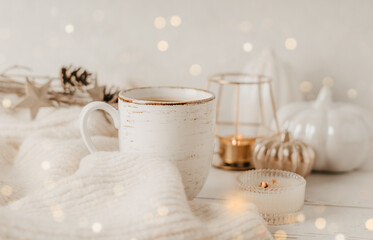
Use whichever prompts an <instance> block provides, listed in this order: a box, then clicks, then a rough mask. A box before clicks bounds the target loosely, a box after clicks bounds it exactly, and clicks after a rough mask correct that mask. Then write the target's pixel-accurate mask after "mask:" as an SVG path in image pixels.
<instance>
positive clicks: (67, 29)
mask: <svg viewBox="0 0 373 240" xmlns="http://www.w3.org/2000/svg"><path fill="white" fill-rule="evenodd" d="M65 32H66V33H73V32H74V25H72V24H67V25H66V26H65Z"/></svg>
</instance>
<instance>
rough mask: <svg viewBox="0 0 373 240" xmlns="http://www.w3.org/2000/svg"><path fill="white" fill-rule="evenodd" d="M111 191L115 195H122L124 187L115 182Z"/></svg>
mask: <svg viewBox="0 0 373 240" xmlns="http://www.w3.org/2000/svg"><path fill="white" fill-rule="evenodd" d="M113 193H114V195H115V196H121V195H123V193H124V187H123V185H121V184H116V185H115V186H114V187H113Z"/></svg>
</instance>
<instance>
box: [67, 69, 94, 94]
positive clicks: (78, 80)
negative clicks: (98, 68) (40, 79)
mask: <svg viewBox="0 0 373 240" xmlns="http://www.w3.org/2000/svg"><path fill="white" fill-rule="evenodd" d="M91 76H92V73H90V72H88V71H87V70H85V69H83V68H81V67H74V66H69V67H66V66H64V67H62V68H61V75H60V79H61V85H62V87H63V89H64V91H65V92H66V93H70V94H71V93H73V92H75V91H76V90H82V88H84V87H86V86H88V85H90V84H91V83H92V78H91Z"/></svg>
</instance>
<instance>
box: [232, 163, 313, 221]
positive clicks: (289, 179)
mask: <svg viewBox="0 0 373 240" xmlns="http://www.w3.org/2000/svg"><path fill="white" fill-rule="evenodd" d="M237 188H238V190H239V193H240V194H241V196H242V197H243V199H244V200H247V201H249V202H251V203H254V204H255V205H256V207H257V208H258V211H259V212H260V214H261V216H262V217H263V218H264V220H265V221H267V223H268V224H271V225H280V224H292V223H296V222H298V220H299V217H300V216H303V215H302V209H303V204H304V196H305V189H306V180H305V179H304V178H303V177H302V176H300V175H298V174H296V173H292V172H287V171H282V170H275V169H260V170H250V171H246V172H243V173H241V174H239V175H238V176H237Z"/></svg>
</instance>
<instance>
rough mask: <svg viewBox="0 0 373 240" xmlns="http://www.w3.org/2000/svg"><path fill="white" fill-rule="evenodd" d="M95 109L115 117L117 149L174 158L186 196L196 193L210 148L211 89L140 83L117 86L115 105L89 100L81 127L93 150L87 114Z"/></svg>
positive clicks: (212, 121)
mask: <svg viewBox="0 0 373 240" xmlns="http://www.w3.org/2000/svg"><path fill="white" fill-rule="evenodd" d="M94 110H104V111H106V112H107V113H109V115H110V116H111V117H112V118H113V121H114V125H115V127H116V128H117V129H118V130H119V148H120V151H121V152H125V153H135V154H142V155H144V156H145V155H147V156H154V157H161V158H163V159H165V160H168V161H171V162H173V163H175V164H176V166H177V168H178V169H179V171H180V174H181V177H182V180H183V184H184V188H185V192H186V194H187V196H188V198H189V199H192V198H194V197H195V196H196V195H197V194H198V193H199V191H200V190H201V188H202V186H203V184H204V183H205V180H206V178H207V175H208V172H209V169H210V165H211V161H212V157H213V151H214V128H215V96H214V94H212V93H211V92H208V91H205V90H200V89H194V88H184V87H143V88H134V89H129V90H124V91H122V92H120V93H119V99H118V111H117V110H116V109H115V108H113V107H112V106H110V105H109V104H106V103H104V102H92V103H89V104H88V105H87V106H85V107H84V108H83V110H82V112H81V114H80V131H81V134H82V137H83V140H84V142H85V144H86V145H87V147H88V149H89V151H90V152H95V151H97V149H96V148H95V146H94V145H93V143H92V140H91V139H90V137H89V135H88V133H87V119H88V116H89V113H90V112H92V111H94Z"/></svg>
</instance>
